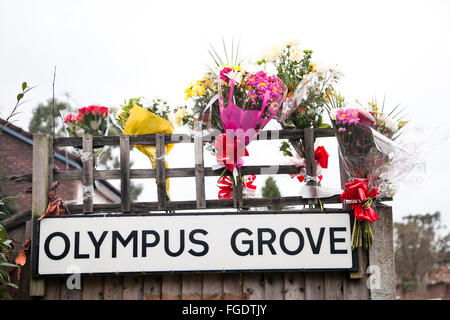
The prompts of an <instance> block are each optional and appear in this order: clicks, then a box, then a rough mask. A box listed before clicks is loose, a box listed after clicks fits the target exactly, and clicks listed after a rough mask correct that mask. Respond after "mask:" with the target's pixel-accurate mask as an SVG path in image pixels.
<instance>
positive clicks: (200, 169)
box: [194, 121, 206, 209]
mask: <svg viewBox="0 0 450 320" xmlns="http://www.w3.org/2000/svg"><path fill="white" fill-rule="evenodd" d="M202 125H203V122H201V121H196V122H195V123H194V130H195V132H194V134H195V135H194V151H195V190H196V200H197V208H198V209H200V208H206V197H205V167H204V165H203V131H202Z"/></svg>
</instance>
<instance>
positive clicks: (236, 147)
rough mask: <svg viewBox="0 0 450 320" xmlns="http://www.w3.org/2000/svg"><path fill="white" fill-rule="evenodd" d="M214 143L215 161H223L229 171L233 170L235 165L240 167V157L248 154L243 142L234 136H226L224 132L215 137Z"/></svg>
mask: <svg viewBox="0 0 450 320" xmlns="http://www.w3.org/2000/svg"><path fill="white" fill-rule="evenodd" d="M214 145H215V147H216V149H217V154H216V160H217V162H218V163H223V164H224V165H225V167H226V168H227V169H228V170H230V171H231V172H233V170H234V167H235V166H237V167H238V168H240V167H241V166H242V165H243V163H244V161H243V160H242V157H247V156H248V151H247V148H246V147H245V144H244V143H243V142H241V141H240V140H238V139H236V138H234V139H231V138H229V137H227V135H226V134H225V133H222V134H221V135H219V136H217V137H216V141H215V143H214ZM230 153H231V154H230Z"/></svg>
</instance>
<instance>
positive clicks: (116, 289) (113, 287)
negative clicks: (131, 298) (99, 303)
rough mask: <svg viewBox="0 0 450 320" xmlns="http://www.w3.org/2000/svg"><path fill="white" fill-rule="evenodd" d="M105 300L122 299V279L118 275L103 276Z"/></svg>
mask: <svg viewBox="0 0 450 320" xmlns="http://www.w3.org/2000/svg"><path fill="white" fill-rule="evenodd" d="M104 291H105V298H104V299H105V300H122V299H123V277H122V276H119V275H114V276H105V289H104Z"/></svg>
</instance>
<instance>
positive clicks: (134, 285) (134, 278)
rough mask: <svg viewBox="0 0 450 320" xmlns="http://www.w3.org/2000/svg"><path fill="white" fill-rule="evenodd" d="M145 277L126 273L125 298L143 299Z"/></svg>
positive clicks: (124, 278)
mask: <svg viewBox="0 0 450 320" xmlns="http://www.w3.org/2000/svg"><path fill="white" fill-rule="evenodd" d="M143 293H144V278H143V276H142V275H126V276H124V277H123V300H142V298H143Z"/></svg>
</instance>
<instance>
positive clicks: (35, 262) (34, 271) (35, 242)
mask: <svg viewBox="0 0 450 320" xmlns="http://www.w3.org/2000/svg"><path fill="white" fill-rule="evenodd" d="M342 213H347V214H348V215H349V216H350V234H352V232H353V223H354V219H355V218H354V215H353V211H352V210H345V209H331V208H329V209H324V210H323V211H317V210H308V209H305V210H284V211H249V212H248V213H247V212H244V211H243V212H233V211H224V212H179V213H162V212H156V213H117V214H114V213H108V214H101V213H95V214H76V215H62V216H48V217H45V219H65V218H99V217H159V216H168V215H171V216H205V215H208V216H217V215H220V216H223V215H252V214H342ZM38 219H39V217H37V216H36V217H34V218H33V239H32V241H31V254H32V255H33V258H32V259H31V277H32V278H33V279H38V278H54V277H64V276H69V275H72V274H71V273H57V274H39V270H38V268H39V238H40V226H41V224H40V223H41V221H38ZM358 270H359V259H358V248H355V249H353V250H352V267H351V268H325V269H323V268H317V269H314V268H313V269H300V268H299V269H239V270H195V271H194V270H192V271H183V270H177V271H146V272H144V271H135V272H95V273H88V272H86V273H83V272H82V273H80V275H97V276H112V275H137V274H139V275H146V274H167V273H180V274H183V273H185V274H192V273H198V274H200V273H241V272H330V271H348V272H357V271H358Z"/></svg>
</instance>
